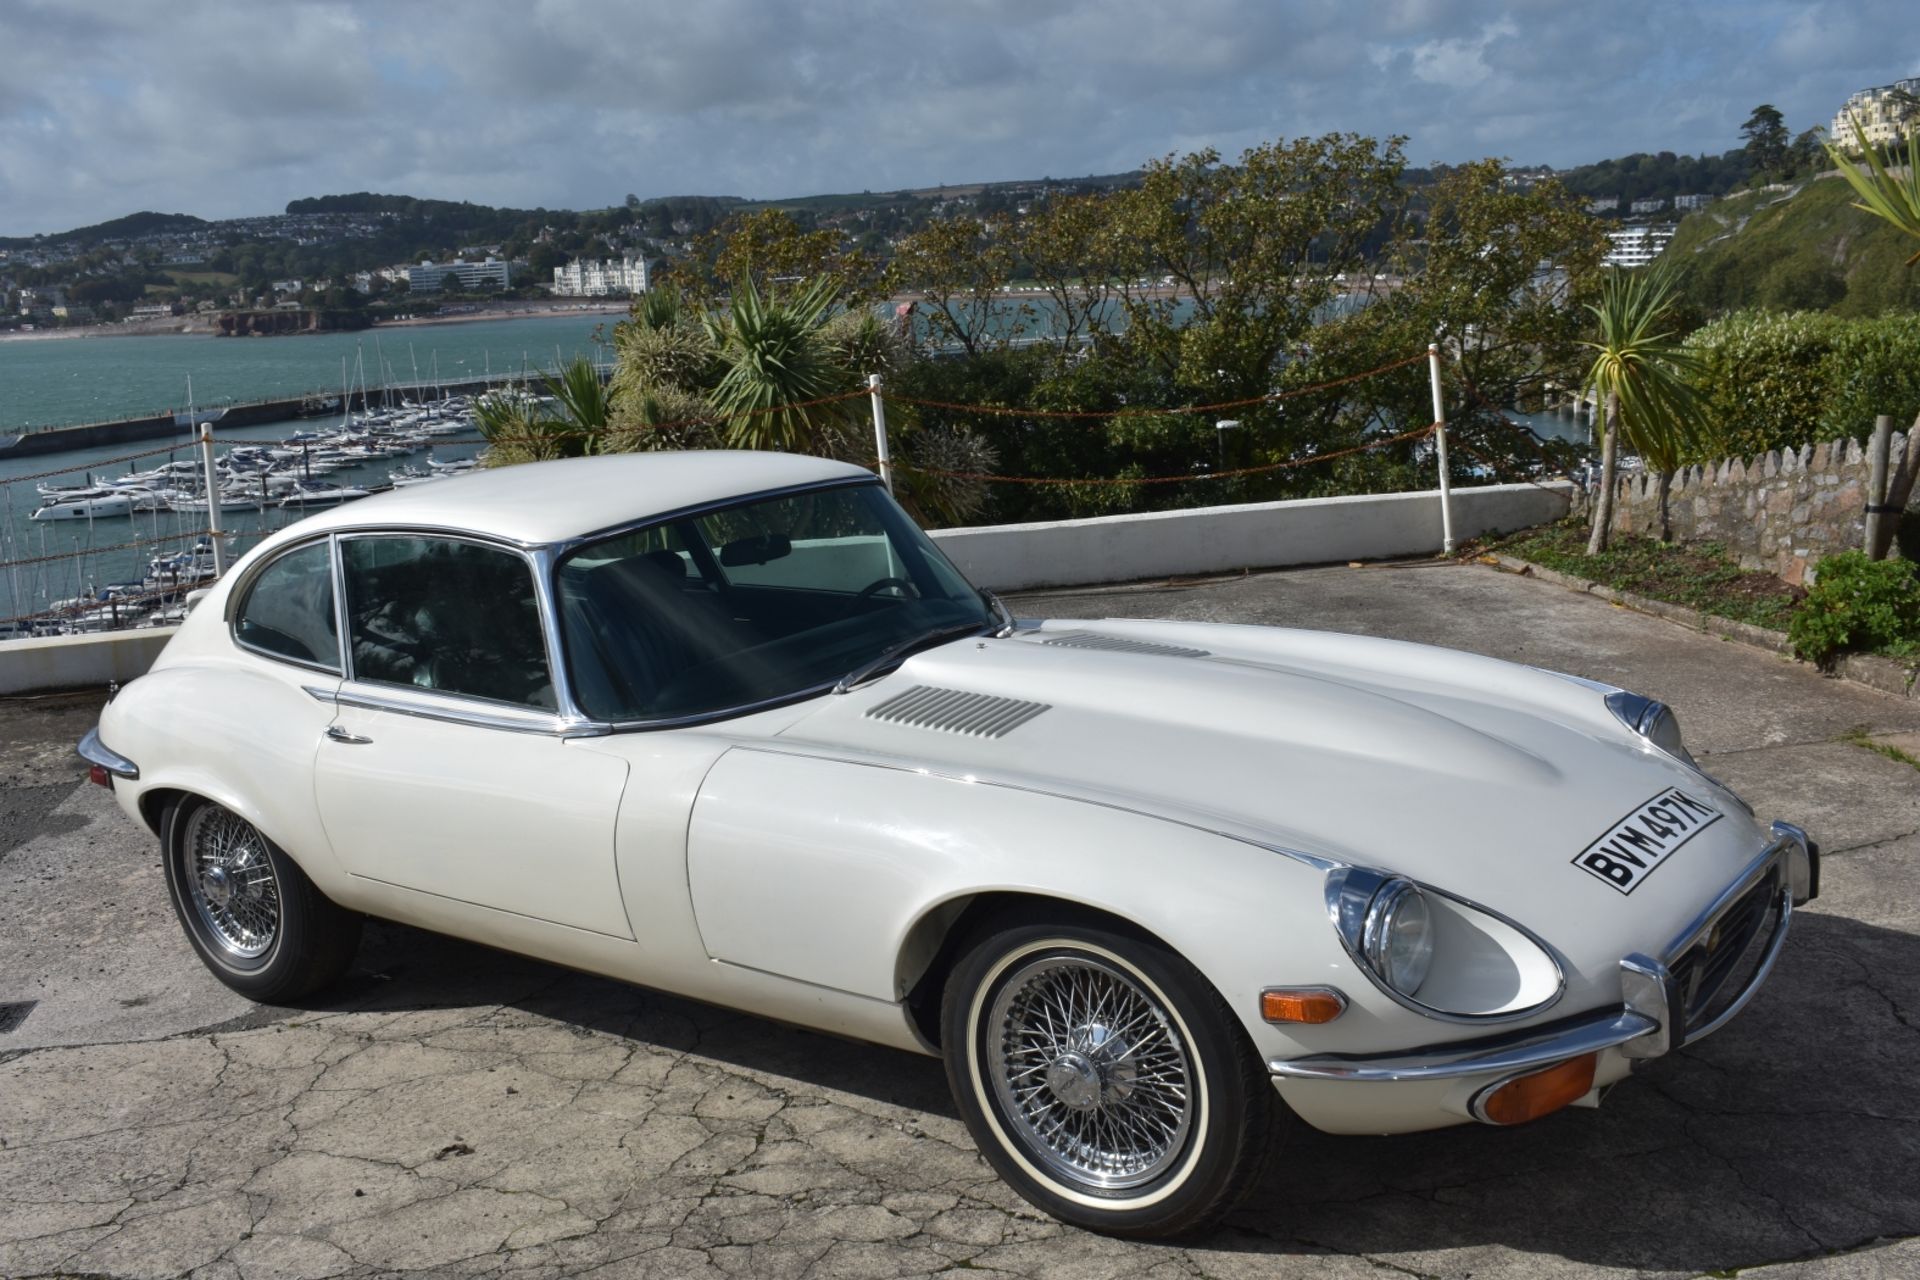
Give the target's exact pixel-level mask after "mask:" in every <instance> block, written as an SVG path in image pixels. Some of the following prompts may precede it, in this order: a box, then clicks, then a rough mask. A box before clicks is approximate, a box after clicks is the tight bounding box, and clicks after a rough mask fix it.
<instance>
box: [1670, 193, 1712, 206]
mask: <svg viewBox="0 0 1920 1280" xmlns="http://www.w3.org/2000/svg"><path fill="white" fill-rule="evenodd" d="M1714 199H1715V197H1713V196H1708V195H1695V196H1675V197H1674V198H1673V207H1674V208H1675V209H1704V208H1706V207H1707V206H1708V205H1710V204H1712V203H1713V202H1714Z"/></svg>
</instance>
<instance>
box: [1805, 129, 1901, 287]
mask: <svg viewBox="0 0 1920 1280" xmlns="http://www.w3.org/2000/svg"><path fill="white" fill-rule="evenodd" d="M1847 120H1848V122H1849V123H1850V124H1852V125H1853V140H1854V142H1855V143H1857V144H1858V145H1859V147H1860V155H1861V160H1862V163H1860V164H1855V163H1854V162H1853V161H1852V160H1850V159H1848V158H1847V157H1846V156H1844V155H1842V154H1841V153H1840V151H1839V149H1838V148H1837V147H1835V146H1834V145H1833V143H1831V142H1823V143H1822V144H1821V145H1822V146H1824V147H1825V148H1826V149H1827V157H1828V159H1830V160H1832V161H1833V167H1834V168H1836V169H1838V170H1839V171H1840V176H1841V177H1843V178H1845V179H1846V180H1847V185H1848V186H1850V187H1852V188H1853V192H1854V194H1855V195H1857V196H1859V197H1860V198H1859V199H1858V200H1856V201H1854V202H1853V207H1854V208H1856V209H1864V210H1866V211H1867V212H1868V213H1871V214H1873V215H1874V216H1875V217H1878V218H1883V219H1885V220H1886V221H1887V222H1889V223H1892V224H1893V225H1894V226H1896V227H1898V228H1899V229H1900V230H1902V231H1904V232H1906V233H1907V234H1908V235H1910V236H1916V237H1920V130H1916V129H1909V130H1908V131H1907V167H1906V173H1905V175H1904V176H1903V175H1898V174H1895V173H1894V171H1893V170H1892V169H1890V168H1888V167H1887V162H1886V161H1885V160H1884V159H1882V158H1881V155H1880V153H1879V152H1878V151H1876V150H1875V149H1874V147H1873V144H1872V143H1870V142H1868V141H1867V131H1866V129H1865V128H1863V127H1862V126H1861V124H1860V120H1859V117H1857V116H1851V115H1850V116H1848V117H1847ZM1916 262H1920V253H1916V254H1914V255H1913V256H1912V257H1911V258H1908V259H1907V265H1908V266H1909V267H1911V266H1912V265H1914V264H1915V263H1916Z"/></svg>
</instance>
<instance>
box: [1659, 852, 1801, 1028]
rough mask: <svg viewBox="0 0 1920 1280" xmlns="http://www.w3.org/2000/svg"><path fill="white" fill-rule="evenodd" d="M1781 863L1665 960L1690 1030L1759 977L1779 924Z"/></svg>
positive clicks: (1710, 1019)
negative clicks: (1681, 948)
mask: <svg viewBox="0 0 1920 1280" xmlns="http://www.w3.org/2000/svg"><path fill="white" fill-rule="evenodd" d="M1780 876H1781V869H1780V864H1778V863H1775V864H1774V866H1773V867H1772V868H1771V869H1770V870H1769V871H1768V872H1767V874H1766V875H1764V876H1762V877H1761V878H1760V879H1759V880H1758V881H1757V882H1755V884H1754V885H1753V886H1752V887H1751V888H1749V889H1748V890H1747V891H1746V892H1745V893H1743V894H1741V895H1740V896H1739V897H1738V898H1736V899H1734V901H1733V903H1732V905H1730V906H1729V907H1728V908H1727V909H1726V910H1725V911H1723V912H1721V913H1720V917H1719V919H1717V920H1715V921H1714V922H1713V924H1712V926H1711V927H1709V928H1708V929H1707V931H1706V932H1705V933H1703V934H1702V935H1701V936H1700V938H1699V940H1698V941H1696V942H1695V943H1694V944H1693V945H1692V946H1690V947H1688V948H1687V949H1686V950H1685V951H1683V952H1681V953H1680V954H1679V955H1677V956H1674V957H1673V958H1671V959H1670V960H1668V962H1667V967H1668V970H1669V971H1670V972H1671V973H1672V975H1673V990H1674V992H1675V993H1676V995H1677V996H1678V997H1679V1000H1680V1004H1681V1007H1682V1009H1683V1010H1684V1011H1685V1012H1684V1015H1683V1017H1684V1020H1685V1021H1684V1025H1685V1027H1686V1028H1687V1031H1688V1033H1689V1034H1691V1033H1692V1031H1693V1030H1694V1029H1696V1028H1699V1027H1704V1026H1706V1025H1708V1024H1709V1023H1711V1022H1713V1021H1714V1019H1716V1018H1718V1017H1719V1016H1720V1015H1721V1014H1722V1013H1723V1012H1725V1011H1726V1010H1727V1009H1728V1008H1729V1007H1730V1006H1731V1005H1732V1004H1733V1002H1734V1001H1735V1000H1737V999H1739V998H1740V995H1741V993H1742V992H1744V991H1745V990H1746V989H1747V987H1748V986H1749V985H1751V984H1752V982H1753V981H1754V979H1755V978H1756V977H1758V975H1759V971H1760V967H1761V965H1762V963H1763V962H1764V960H1765V958H1766V955H1767V953H1768V951H1769V950H1770V944H1771V942H1772V940H1773V936H1774V934H1775V932H1776V931H1777V930H1778V929H1779V928H1780V921H1781V902H1782V898H1783V892H1782V886H1781V882H1780Z"/></svg>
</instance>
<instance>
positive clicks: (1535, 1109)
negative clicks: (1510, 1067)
mask: <svg viewBox="0 0 1920 1280" xmlns="http://www.w3.org/2000/svg"><path fill="white" fill-rule="evenodd" d="M1599 1060H1600V1055H1599V1054H1597V1053H1589V1054H1587V1055H1585V1056H1584V1057H1579V1058H1575V1059H1573V1060H1572V1061H1571V1062H1563V1063H1561V1064H1560V1065H1559V1066H1557V1067H1548V1068H1547V1069H1546V1070H1545V1071H1535V1072H1533V1073H1532V1074H1531V1075H1524V1076H1519V1077H1517V1078H1515V1079H1512V1080H1509V1081H1507V1082H1506V1083H1505V1084H1502V1085H1498V1086H1496V1087H1495V1088H1494V1089H1493V1091H1492V1092H1490V1093H1486V1094H1483V1095H1481V1097H1480V1099H1479V1101H1478V1102H1477V1104H1476V1105H1475V1107H1474V1110H1475V1112H1477V1113H1478V1114H1479V1116H1480V1118H1481V1119H1482V1120H1485V1121H1487V1122H1488V1123H1489V1124H1525V1123H1526V1122H1527V1121H1529V1120H1538V1119H1539V1118H1540V1117H1541V1116H1544V1115H1546V1114H1548V1113H1549V1112H1554V1111H1558V1110H1559V1109H1560V1108H1562V1107H1564V1106H1566V1105H1567V1104H1569V1103H1571V1102H1575V1101H1578V1100H1579V1099H1581V1098H1584V1097H1586V1096H1587V1094H1588V1093H1589V1092H1591V1091H1592V1089H1593V1068H1594V1065H1595V1064H1596V1063H1597V1062H1599Z"/></svg>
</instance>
